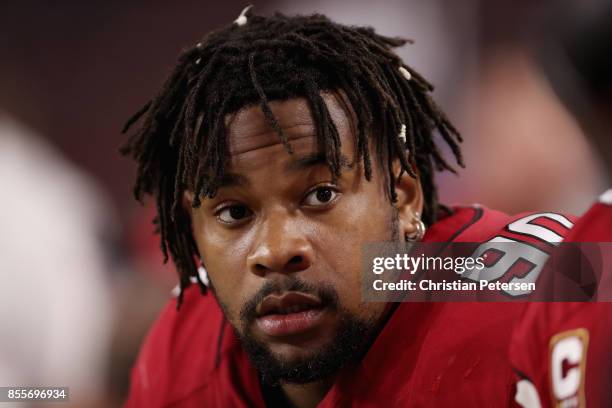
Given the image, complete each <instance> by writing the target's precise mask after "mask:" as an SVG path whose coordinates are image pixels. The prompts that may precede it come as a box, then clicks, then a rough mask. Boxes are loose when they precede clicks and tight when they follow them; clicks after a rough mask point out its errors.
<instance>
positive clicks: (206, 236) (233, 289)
mask: <svg viewBox="0 0 612 408" xmlns="http://www.w3.org/2000/svg"><path fill="white" fill-rule="evenodd" d="M193 235H194V239H195V241H196V244H197V246H198V251H199V252H200V254H205V255H204V257H203V262H204V265H205V266H206V270H207V272H208V276H209V279H210V280H211V281H212V282H213V284H214V286H215V293H216V296H217V300H218V301H219V302H220V303H221V304H222V305H223V307H224V308H225V311H226V313H227V316H226V317H227V319H228V320H229V321H230V322H231V323H232V324H234V326H236V327H239V324H240V322H239V315H240V310H241V308H242V306H243V305H244V303H245V301H246V300H247V299H249V298H250V297H251V296H253V294H254V293H251V292H248V291H246V289H247V288H254V287H256V286H255V285H254V284H248V282H245V280H248V279H249V274H246V273H244V271H245V268H246V266H245V259H246V249H245V246H244V245H242V241H240V240H229V239H228V238H227V237H226V236H224V235H222V234H218V233H215V228H214V227H213V226H208V228H207V225H206V221H204V220H202V219H199V220H198V217H197V216H195V217H194V228H193Z"/></svg>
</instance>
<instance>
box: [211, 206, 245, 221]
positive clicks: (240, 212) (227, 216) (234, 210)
mask: <svg viewBox="0 0 612 408" xmlns="http://www.w3.org/2000/svg"><path fill="white" fill-rule="evenodd" d="M251 214H252V212H251V210H249V209H248V208H247V207H246V206H244V205H241V204H232V205H228V206H225V207H223V208H221V209H220V210H219V212H217V218H218V219H219V221H221V222H223V223H225V224H237V223H239V222H241V221H243V220H245V219H246V218H248V217H249V216H251Z"/></svg>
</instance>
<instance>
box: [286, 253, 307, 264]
mask: <svg viewBox="0 0 612 408" xmlns="http://www.w3.org/2000/svg"><path fill="white" fill-rule="evenodd" d="M303 261H304V260H303V259H302V257H301V256H299V255H296V256H294V257H293V258H291V259H290V260H289V264H290V265H295V264H301V263H302V262H303Z"/></svg>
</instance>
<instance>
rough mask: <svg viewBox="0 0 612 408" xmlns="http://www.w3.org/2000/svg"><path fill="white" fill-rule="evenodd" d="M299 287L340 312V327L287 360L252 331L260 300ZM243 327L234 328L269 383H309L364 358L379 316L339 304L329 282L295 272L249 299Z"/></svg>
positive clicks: (324, 304) (241, 315) (242, 316)
mask: <svg viewBox="0 0 612 408" xmlns="http://www.w3.org/2000/svg"><path fill="white" fill-rule="evenodd" d="M284 291H296V292H301V293H309V294H313V295H316V296H317V297H318V298H319V299H320V300H321V304H322V306H323V307H325V308H327V309H328V310H330V311H333V312H336V313H337V314H338V315H339V320H338V327H337V329H336V335H335V336H334V338H333V340H331V341H330V342H328V343H327V344H325V345H323V346H321V347H318V348H316V349H313V350H311V351H310V352H309V353H308V354H307V355H306V356H303V357H299V358H293V359H291V360H288V359H286V358H284V357H283V356H280V355H278V354H276V353H273V352H272V351H271V350H270V349H269V347H267V346H266V344H265V343H263V342H261V341H259V340H258V339H257V338H256V337H255V336H254V335H253V334H252V331H251V327H252V326H253V323H254V321H255V318H256V312H255V309H256V307H257V305H258V304H259V302H260V301H261V300H262V299H263V298H265V297H266V296H268V295H269V294H272V293H281V292H284ZM240 320H241V322H242V327H245V328H246V329H245V330H244V332H242V333H240V332H239V331H238V330H236V328H235V327H234V332H235V333H236V335H237V336H238V337H239V338H240V341H241V343H242V346H243V348H244V350H245V351H246V353H247V355H248V356H249V359H250V360H251V362H252V363H253V365H254V366H255V368H256V369H257V371H258V372H259V375H260V378H261V381H262V383H263V384H265V385H268V386H276V385H279V384H280V383H282V382H287V383H294V384H307V383H311V382H315V381H320V380H323V379H325V378H327V377H329V376H331V375H333V374H334V373H336V372H338V371H339V370H340V369H342V368H343V367H345V366H348V365H351V364H355V363H357V362H359V360H361V358H362V357H363V355H364V354H365V352H366V351H367V350H368V348H369V345H370V343H371V341H372V338H373V337H374V336H373V334H374V333H375V331H376V325H377V322H376V320H369V319H362V318H359V317H357V316H354V315H353V314H351V313H349V312H348V311H344V310H342V309H341V308H340V306H339V304H338V296H337V294H336V291H335V290H334V289H333V287H331V286H330V285H325V284H319V285H312V284H308V283H306V282H304V281H302V280H300V279H297V278H295V277H293V276H289V277H287V279H286V280H284V281H283V284H281V285H278V284H276V283H272V282H268V283H267V284H265V285H264V286H263V287H262V289H261V290H260V291H258V293H257V294H256V295H255V296H254V297H253V298H252V299H251V300H250V301H248V302H247V303H246V304H245V305H244V307H243V308H242V311H241V313H240Z"/></svg>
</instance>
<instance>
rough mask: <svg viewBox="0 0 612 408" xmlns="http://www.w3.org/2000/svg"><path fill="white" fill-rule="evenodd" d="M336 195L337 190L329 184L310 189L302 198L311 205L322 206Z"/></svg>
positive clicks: (331, 200) (306, 203)
mask: <svg viewBox="0 0 612 408" xmlns="http://www.w3.org/2000/svg"><path fill="white" fill-rule="evenodd" d="M336 197H338V191H336V189H335V188H333V187H331V186H320V187H317V188H315V189H314V190H311V191H310V192H309V193H308V194H307V195H306V197H305V198H304V204H305V205H307V206H311V207H318V206H324V205H326V204H329V203H331V202H333V201H334V200H335V199H336Z"/></svg>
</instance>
